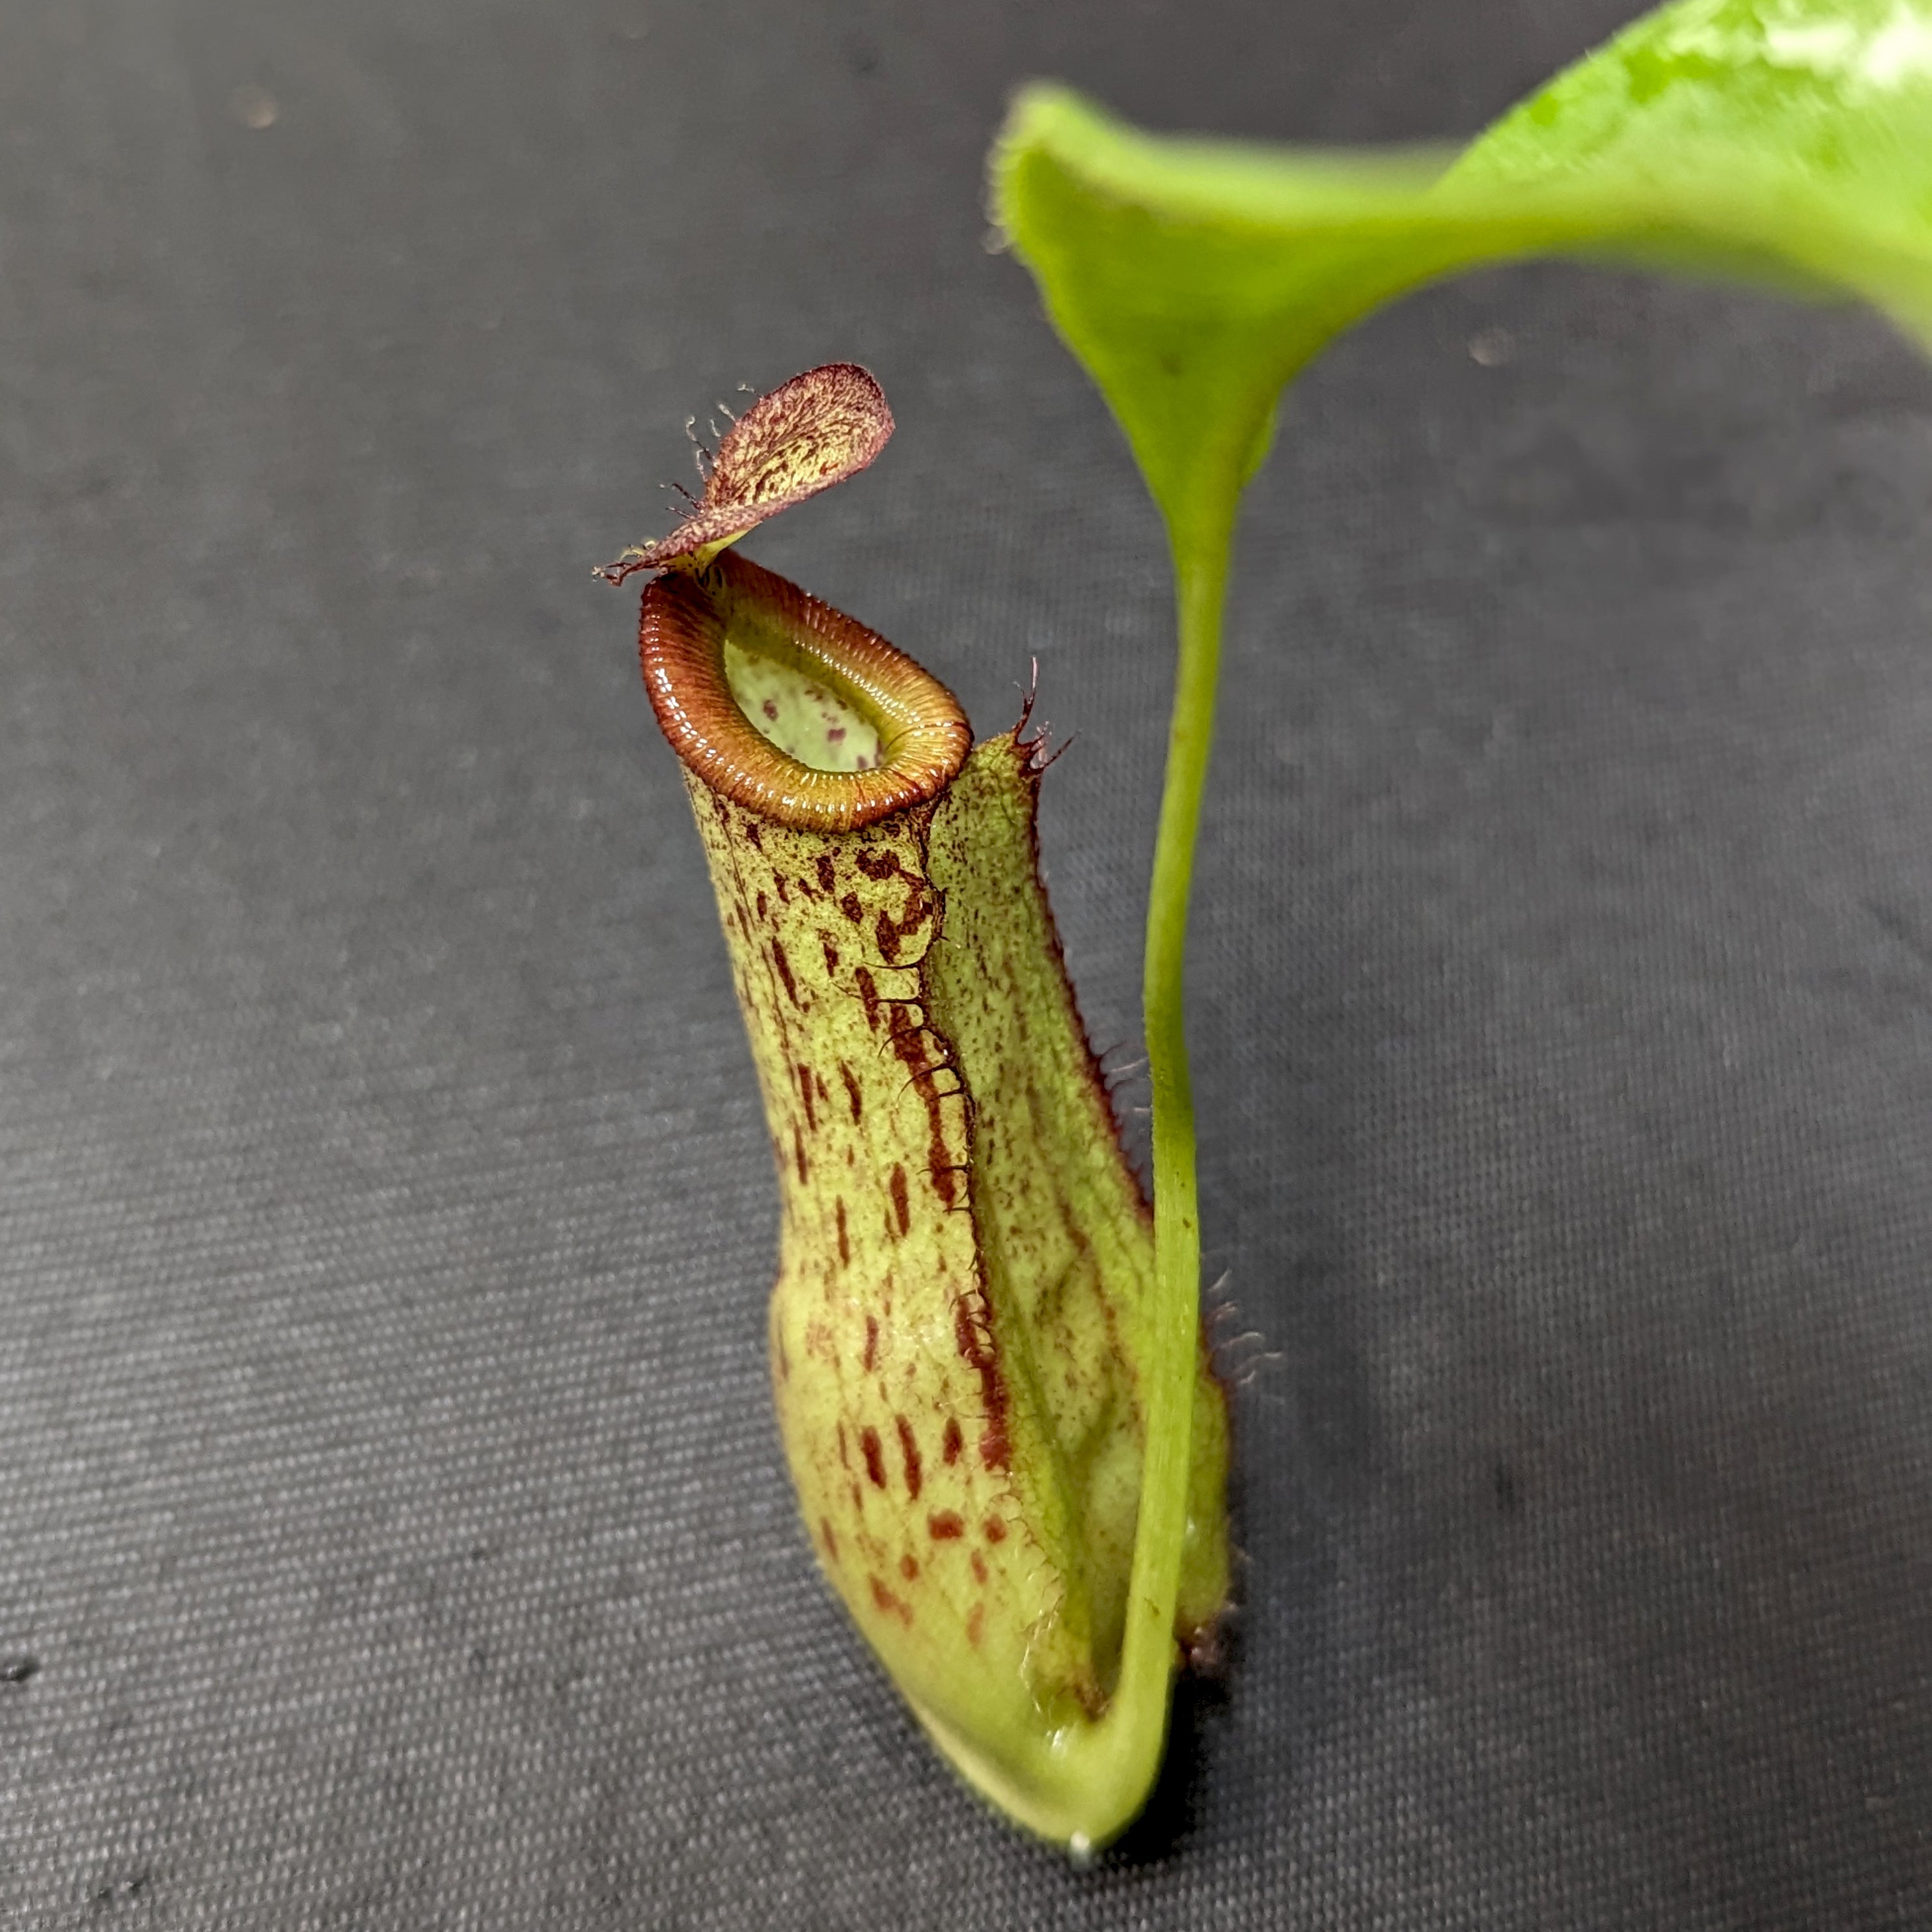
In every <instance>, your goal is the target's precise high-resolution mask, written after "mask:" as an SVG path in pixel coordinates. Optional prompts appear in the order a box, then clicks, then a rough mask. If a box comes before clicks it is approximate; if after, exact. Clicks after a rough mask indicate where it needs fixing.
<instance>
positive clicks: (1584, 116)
mask: <svg viewBox="0 0 1932 1932" xmlns="http://www.w3.org/2000/svg"><path fill="white" fill-rule="evenodd" d="M993 187H994V212H995V218H996V219H997V220H998V221H999V223H1001V225H1002V226H1003V227H1004V229H1005V231H1006V233H1007V235H1008V236H1010V238H1011V239H1012V242H1013V245H1014V247H1015V248H1016V250H1017V251H1018V253H1019V256H1020V258H1021V259H1022V261H1024V262H1025V263H1026V265H1027V266H1028V268H1029V269H1031V270H1032V272H1033V273H1034V275H1035V277H1036V278H1037V280H1038V281H1039V283H1040V288H1041V290H1042V293H1043V295H1044V296H1045V297H1046V306H1047V310H1048V312H1049V314H1050V315H1051V317H1052V319H1053V321H1054V323H1055V325H1056V326H1058V329H1059V330H1060V332H1061V335H1063V336H1064V338H1066V340H1067V343H1068V344H1069V346H1070V347H1071V348H1072V349H1073V351H1074V353H1075V354H1076V356H1079V359H1080V360H1081V361H1082V362H1083V363H1084V364H1085V365H1086V368H1087V369H1088V373H1089V374H1091V376H1092V377H1093V378H1094V381H1095V382H1096V383H1097V384H1098V385H1099V386H1100V390H1101V392H1102V393H1103V395H1105V396H1106V399H1107V401H1108V404H1109V406H1110V407H1112V410H1113V412H1114V413H1115V416H1116V417H1117V418H1118V419H1119V421H1120V423H1121V427H1122V428H1123V429H1124V430H1125V431H1126V432H1127V439H1128V441H1129V442H1130V444H1131V445H1132V446H1133V452H1134V455H1135V456H1136V459H1137V460H1139V464H1140V466H1141V469H1142V473H1143V475H1145V478H1146V479H1147V483H1148V488H1149V489H1150V490H1151V492H1152V493H1153V495H1154V499H1155V501H1156V502H1157V503H1158V504H1159V505H1160V509H1161V511H1162V513H1163V515H1164V517H1166V522H1167V526H1168V535H1169V543H1170V545H1171V547H1172V551H1173V556H1174V565H1175V598H1176V607H1177V616H1178V629H1179V642H1180V660H1179V664H1178V669H1177V673H1176V678H1175V699H1174V709H1173V714H1172V724H1171V727H1170V730H1169V739H1168V763H1167V772H1166V780H1165V783H1164V787H1163V795H1162V800H1161V815H1160V830H1159V832H1158V835H1157V838H1156V842H1155V850H1154V878H1153V883H1152V887H1151V892H1150V894H1149V899H1148V932H1147V945H1146V953H1145V961H1144V967H1143V989H1144V996H1145V1013H1146V1026H1147V1040H1148V1076H1149V1080H1150V1082H1151V1086H1152V1089H1153V1098H1154V1214H1155V1275H1156V1289H1155V1295H1154V1310H1153V1316H1152V1319H1151V1322H1150V1325H1149V1333H1150V1334H1151V1336H1152V1337H1153V1338H1154V1340H1153V1344H1152V1346H1151V1349H1150V1354H1149V1358H1148V1375H1147V1378H1146V1382H1147V1403H1148V1406H1147V1417H1148V1421H1147V1433H1146V1442H1147V1451H1146V1463H1145V1470H1144V1472H1143V1481H1142V1493H1141V1511H1140V1517H1139V1531H1140V1533H1139V1538H1138V1539H1137V1541H1136V1548H1135V1553H1134V1557H1135V1562H1134V1575H1133V1584H1132V1586H1131V1591H1130V1595H1131V1596H1132V1598H1133V1600H1134V1601H1135V1602H1136V1604H1145V1607H1146V1608H1147V1611H1148V1615H1147V1617H1146V1619H1145V1622H1144V1623H1143V1624H1142V1625H1139V1626H1138V1627H1134V1626H1130V1630H1129V1632H1128V1641H1127V1646H1126V1649H1125V1652H1124V1664H1123V1670H1122V1682H1123V1690H1124V1693H1125V1691H1127V1688H1129V1687H1133V1689H1134V1691H1135V1695H1136V1700H1138V1701H1137V1703H1136V1706H1135V1707H1136V1708H1144V1707H1145V1706H1148V1705H1151V1703H1153V1702H1154V1700H1155V1699H1156V1698H1157V1697H1160V1696H1162V1695H1163V1694H1164V1677H1165V1668H1164V1666H1163V1665H1162V1664H1160V1662H1159V1661H1157V1658H1156V1656H1155V1654H1154V1648H1153V1644H1152V1642H1151V1640H1152V1639H1153V1638H1154V1637H1157V1636H1158V1635H1159V1634H1160V1633H1162V1632H1163V1631H1164V1630H1165V1629H1166V1628H1168V1627H1169V1626H1170V1625H1171V1623H1172V1616H1171V1614H1170V1607H1171V1606H1172V1604H1173V1602H1174V1600H1175V1589H1176V1575H1177V1566H1178V1557H1177V1556H1175V1553H1174V1551H1175V1546H1176V1545H1178V1542H1179V1539H1180V1526H1181V1523H1182V1521H1183V1520H1184V1515H1185V1506H1184V1488H1185V1484H1186V1482H1187V1471H1188V1429H1189V1410H1188V1400H1187V1399H1188V1392H1189V1374H1190V1367H1191V1356H1190V1348H1191V1346H1192V1344H1191V1337H1192V1336H1193V1332H1194V1321H1195V1310H1196V1302H1197V1297H1198V1292H1199V1272H1200V1235H1199V1212H1198V1208H1197V1205H1196V1183H1195V1172H1194V1117H1193V1100H1192V1098H1191V1095H1190V1089H1189V1082H1188V1073H1187V1048H1186V1035H1185V1025H1184V1011H1183V1006H1182V983H1183V974H1184V957H1185V950H1186V941H1187V905H1188V898H1189V893H1190V883H1191V879H1192V874H1193V853H1194V844H1195V837H1196V830H1197V829H1198V826H1199V822H1200V816H1201V810H1202V797H1203V794H1204V791H1205V784H1206V779H1207V771H1208V747H1209V742H1210V739H1211V733H1212V730H1213V721H1214V695H1215V682H1216V678H1217V665H1218V661H1219V656H1220V636H1221V610H1222V606H1223V601H1224V597H1225V592H1226V580H1227V571H1228V562H1229V552H1230V548H1231V546H1232V540H1233V532H1234V527H1235V513H1236V510H1237V508H1238V504H1239V499H1240V496H1241V490H1242V487H1243V486H1244V484H1245V483H1246V482H1247V479H1248V478H1249V477H1250V475H1252V474H1253V472H1254V469H1255V468H1256V466H1257V464H1258V463H1259V462H1260V460H1261V459H1262V456H1263V455H1265V453H1266V450H1267V447H1268V438H1269V434H1270V431H1271V425H1272V423H1273V420H1274V408H1275V403H1276V399H1277V397H1278V396H1279V395H1280V392H1281V389H1282V387H1283V384H1284V383H1286V382H1287V381H1288V380H1289V379H1290V378H1291V377H1293V376H1294V375H1295V373H1296V372H1297V371H1298V370H1300V369H1301V368H1302V367H1303V366H1304V365H1305V364H1306V363H1307V362H1308V361H1309V360H1310V359H1311V358H1312V357H1313V356H1315V355H1316V354H1317V353H1319V351H1320V350H1321V349H1322V347H1323V346H1324V345H1325V344H1327V343H1328V342H1329V341H1331V340H1332V339H1333V338H1334V337H1335V336H1336V335H1338V334H1340V332H1342V331H1343V329H1346V328H1347V327H1348V326H1349V324H1350V323H1353V322H1355V321H1356V320H1358V319H1360V318H1361V317H1363V316H1364V315H1366V314H1367V313H1368V312H1369V311H1371V310H1372V309H1374V308H1377V307H1379V305H1381V304H1382V303H1384V302H1387V301H1388V300H1390V299H1391V298H1393V297H1394V296H1398V295H1400V294H1402V293H1404V292H1406V291H1407V290H1411V289H1414V288H1416V287H1420V286H1421V285H1422V284H1424V283H1427V282H1430V281H1435V280H1437V279H1439V278H1442V277H1443V276H1445V275H1451V274H1453V273H1454V272H1457V271H1458V270H1460V269H1467V268H1470V267H1472V266H1475V265H1477V264H1479V263H1496V262H1503V261H1509V260H1518V259H1521V258H1523V257H1530V256H1539V255H1541V256H1569V257H1578V258H1583V259H1586V260H1611V261H1617V262H1622V263H1637V264H1640V265H1643V266H1651V267H1659V268H1667V269H1676V270H1681V271H1688V272H1694V273H1700V274H1708V275H1723V276H1727V277H1733V278H1747V279H1749V280H1753V281H1759V282H1761V283H1763V284H1767V285H1769V286H1772V287H1778V288H1782V289H1784V290H1787V291H1790V292H1791V293H1796V294H1802V295H1808V296H1825V295H1831V294H1835V293H1843V294H1849V295H1852V296H1861V297H1863V298H1864V299H1866V300H1867V301H1869V302H1873V303H1875V304H1876V305H1878V306H1879V308H1882V309H1883V310H1884V311H1886V312H1887V313H1888V314H1890V315H1891V316H1892V317H1894V319H1895V320H1897V322H1898V323H1900V324H1901V325H1902V326H1903V327H1904V328H1905V329H1907V330H1908V331H1909V332H1912V333H1913V334H1915V335H1916V336H1917V337H1918V338H1919V339H1920V340H1921V341H1925V342H1932V0H1837V4H1826V0H1795V4H1794V0H1684V4H1682V5H1678V6H1676V7H1669V8H1667V9H1665V10H1663V11H1661V12H1660V13H1655V14H1653V15H1652V16H1650V17H1648V18H1647V19H1646V20H1642V21H1640V22H1639V23H1637V26H1634V27H1633V28H1631V29H1630V30H1629V31H1627V32H1626V33H1625V34H1622V36H1620V37H1619V38H1617V39H1616V40H1613V41H1612V42H1610V44H1609V45H1608V46H1606V47H1604V49H1601V51H1600V52H1598V53H1596V54H1595V55H1592V57H1591V58H1589V59H1587V60H1586V61H1584V62H1582V63H1580V65H1577V67H1575V68H1572V69H1571V70H1570V71H1568V73H1566V74H1563V75H1562V76H1561V77H1559V79H1557V80H1556V81H1555V82H1554V83H1552V84H1551V85H1550V86H1549V87H1547V88H1546V89H1544V91H1543V92H1541V93H1540V94H1538V95H1536V96H1535V98H1533V99H1532V100H1531V101H1529V102H1528V103H1527V104H1525V105H1524V106H1523V107H1520V108H1518V109H1517V110H1516V111H1515V112H1514V113H1512V114H1511V115H1508V116H1507V117H1506V118H1505V119H1504V120H1503V121H1501V122H1500V123H1499V124H1498V125H1497V126H1496V127H1495V128H1493V130H1491V131H1490V133H1488V134H1487V135H1486V136H1484V137H1483V138H1482V139H1479V140H1478V142H1476V143H1475V145H1474V146H1473V147H1472V148H1469V150H1468V151H1466V153H1464V154H1462V155H1460V157H1451V156H1449V155H1448V154H1443V153H1435V154H1427V153H1419V152H1410V153H1407V154H1349V155H1343V154H1320V153H1310V152H1302V153H1296V152H1292V151H1270V150H1267V149H1263V148H1253V147H1244V146H1241V145H1236V144H1234V143H1230V142H1214V141H1199V140H1178V139H1168V138H1163V137H1160V136H1153V135H1149V134H1144V133H1139V132H1137V131H1136V130H1134V129H1133V128H1130V127H1126V126H1124V125H1123V124H1121V123H1120V122H1118V121H1115V120H1113V119H1112V118H1109V116H1108V115H1106V114H1105V113H1102V112H1101V111H1100V110H1099V109H1097V108H1096V107H1092V106H1091V105H1089V104H1088V103H1086V102H1085V101H1082V100H1081V99H1080V98H1079V97H1078V96H1076V95H1073V94H1071V93H1069V92H1067V91H1066V90H1064V89H1058V88H1052V87H1035V88H1033V89H1029V90H1028V91H1027V92H1025V93H1024V94H1022V95H1021V97H1020V98H1019V100H1018V101H1017V102H1016V104H1015V105H1014V107H1013V113H1012V115H1011V116H1010V119H1009V120H1008V121H1007V127H1006V129H1005V130H1004V133H1003V135H1002V136H1001V140H1000V142H999V145H998V148H996V150H995V155H994V160H993ZM1121 1703H1123V1704H1126V1703H1127V1697H1126V1696H1125V1694H1124V1695H1123V1697H1122V1699H1121ZM1142 1762H1143V1763H1144V1762H1145V1760H1142ZM1148 1775H1151V1772H1149V1773H1148ZM1123 1788H1125V1787H1124V1785H1123ZM1136 1802H1137V1801H1136Z"/></svg>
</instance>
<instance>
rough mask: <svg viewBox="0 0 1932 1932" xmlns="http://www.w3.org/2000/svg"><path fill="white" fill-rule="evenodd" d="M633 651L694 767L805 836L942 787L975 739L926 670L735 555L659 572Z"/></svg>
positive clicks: (661, 718)
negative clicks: (696, 566) (701, 565)
mask: <svg viewBox="0 0 1932 1932" xmlns="http://www.w3.org/2000/svg"><path fill="white" fill-rule="evenodd" d="M637 655H638V658H639V659H640V662H641V663H642V664H643V673H644V688H645V689H646V691H648V692H649V695H650V700H651V708H652V709H653V710H654V711H655V712H656V713H657V718H658V724H659V725H660V726H661V727H662V729H663V731H664V736H666V737H667V739H670V743H671V748H672V749H673V750H674V751H676V753H677V755H678V756H679V758H680V759H682V760H683V762H684V763H685V766H686V767H687V769H689V770H690V771H691V772H692V773H693V774H694V775H695V776H696V777H697V778H699V779H700V780H701V781H703V783H704V784H706V785H707V786H709V787H710V788H711V789H712V790H713V791H715V792H720V793H722V794H723V795H724V796H725V797H727V798H728V799H731V800H733V802H735V803H736V804H739V805H743V806H744V807H745V808H746V809H747V810H748V811H754V812H757V813H758V814H760V816H761V817H766V818H770V819H773V820H776V821H777V822H778V823H780V824H781V825H789V826H793V827H795V828H796V829H798V830H800V831H810V832H851V831H856V829H858V828H859V826H864V825H870V824H872V823H874V822H875V821H876V820H879V819H881V818H885V817H889V816H890V814H892V813H893V812H895V811H904V810H905V808H907V806H909V805H919V804H923V803H925V802H926V801H927V800H929V799H933V798H936V797H937V796H938V795H939V793H941V791H943V790H944V789H945V787H947V784H950V782H951V781H952V780H953V778H954V777H955V776H956V775H957V774H958V772H959V769H960V767H961V766H962V765H963V764H964V763H965V760H966V754H967V753H968V751H970V750H971V748H972V743H973V733H972V730H971V727H970V726H969V725H968V723H967V721H966V714H965V712H963V711H962V709H960V707H959V700H957V699H956V698H955V697H954V696H953V694H952V692H951V691H948V690H947V688H946V687H945V685H943V684H941V682H939V680H938V679H937V678H935V677H934V676H932V674H931V673H930V672H929V671H927V670H925V669H924V668H923V667H921V666H920V665H919V664H916V663H914V662H913V660H912V659H911V658H909V657H907V655H906V654H905V653H904V652H903V651H901V650H898V649H895V647H894V646H892V645H891V644H889V643H887V642H886V640H885V639H884V638H883V637H880V635H879V634H878V633H877V631H871V630H868V629H867V628H866V627H865V625H863V624H861V623H860V622H858V621H857V619H856V618H852V617H848V616H846V615H845V614H844V612H843V611H841V610H834V609H833V608H832V606H831V605H830V604H824V603H821V602H820V601H819V600H818V598H816V597H813V596H811V595H808V593H807V592H805V591H803V590H801V589H799V587H798V586H797V585H796V584H795V583H790V582H789V581H787V580H786V579H785V578H784V577H780V576H778V575H777V574H775V572H773V571H769V570H766V569H763V568H761V567H760V565H757V564H755V563H753V562H751V561H750V560H749V559H748V558H745V557H742V556H738V555H737V554H736V553H735V552H733V551H730V550H726V551H724V552H722V553H720V554H718V556H715V557H714V558H713V559H712V560H711V562H709V564H708V565H706V567H705V568H703V569H701V570H691V569H688V568H685V569H673V570H668V571H665V572H664V574H663V575H662V576H661V577H655V578H653V579H652V581H651V583H650V584H649V586H648V587H647V588H646V590H645V592H644V595H643V606H642V608H641V609H640V612H639V614H638V622H637Z"/></svg>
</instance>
